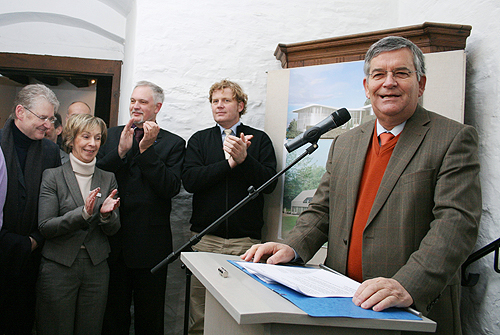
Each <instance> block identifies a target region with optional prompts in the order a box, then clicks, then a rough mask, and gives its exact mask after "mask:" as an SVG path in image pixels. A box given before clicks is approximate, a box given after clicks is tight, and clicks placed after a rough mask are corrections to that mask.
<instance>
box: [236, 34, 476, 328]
mask: <svg viewBox="0 0 500 335" xmlns="http://www.w3.org/2000/svg"><path fill="white" fill-rule="evenodd" d="M364 71H365V79H364V80H363V83H364V87H365V92H366V96H367V97H368V98H370V100H371V103H372V108H373V111H374V113H375V115H376V117H377V118H376V121H375V120H374V121H371V122H367V123H366V124H363V125H361V126H359V127H357V128H354V129H352V130H351V131H349V132H347V133H345V134H342V135H340V136H338V137H337V138H336V139H335V140H334V141H333V143H332V146H331V149H330V154H329V157H328V160H327V165H326V170H327V171H326V173H325V175H324V176H323V178H322V180H321V183H320V185H319V187H318V189H317V191H316V194H315V196H314V198H313V200H312V202H311V204H310V205H309V208H308V210H307V211H305V212H304V213H302V215H301V216H300V217H299V218H298V220H297V225H296V227H295V228H294V229H293V230H292V232H291V233H290V235H289V236H288V237H287V239H286V241H285V244H280V243H274V242H269V243H266V244H263V245H256V246H253V247H252V248H251V249H250V250H248V251H247V253H246V254H245V255H244V256H242V258H244V259H245V260H247V261H250V260H252V259H253V260H254V261H259V260H260V259H261V258H262V257H263V256H264V255H271V254H272V256H271V257H269V258H268V259H267V262H268V263H271V264H276V263H283V262H288V261H291V260H293V259H296V258H299V259H302V260H303V261H308V260H309V259H310V258H311V257H312V256H313V255H314V253H315V252H316V251H317V250H318V249H319V248H320V247H321V245H322V244H323V243H324V242H326V241H328V252H327V259H326V261H325V263H326V265H327V266H329V267H331V268H333V269H335V270H337V271H339V272H342V273H345V274H347V275H348V276H349V277H351V278H354V279H356V280H358V281H360V282H362V284H361V286H360V287H359V289H358V290H357V292H356V293H355V294H354V297H353V302H354V303H355V304H356V305H357V306H361V307H362V308H373V310H375V311H381V310H383V309H386V308H389V307H392V306H396V307H408V306H413V307H414V308H416V309H417V310H419V311H421V312H423V314H424V315H426V316H427V317H429V318H430V319H432V320H434V321H436V322H437V331H436V333H437V334H461V325H460V310H459V306H460V271H459V270H460V266H461V264H462V263H463V262H464V261H465V260H466V259H467V257H468V255H469V253H470V252H471V250H472V248H473V247H474V245H475V242H476V237H477V232H478V225H479V219H480V216H481V190H480V182H479V158H478V135H477V132H476V131H475V129H474V128H472V127H470V126H467V125H463V124H460V123H458V122H455V121H452V120H450V119H448V118H445V117H443V116H440V115H438V114H435V113H433V112H430V111H427V110H425V109H424V108H422V107H421V106H419V105H418V98H419V97H420V96H422V94H423V92H424V88H425V83H426V77H425V66H424V57H423V54H422V52H421V51H420V49H418V47H417V46H416V45H414V44H413V43H412V42H410V41H408V40H406V39H404V38H402V37H393V36H391V37H386V38H384V39H382V40H380V41H378V42H377V43H375V44H374V45H372V46H371V47H370V49H369V50H368V52H367V54H366V57H365V67H364ZM384 133H390V134H385V135H384ZM384 137H389V139H384ZM295 252H296V254H295Z"/></svg>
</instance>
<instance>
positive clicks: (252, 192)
mask: <svg viewBox="0 0 500 335" xmlns="http://www.w3.org/2000/svg"><path fill="white" fill-rule="evenodd" d="M317 148H318V144H317V142H314V143H312V144H311V146H310V147H309V148H307V149H306V150H305V151H304V153H302V155H300V156H299V157H297V158H296V159H295V160H294V161H293V162H292V163H290V164H289V165H288V166H287V167H285V168H284V169H283V170H281V171H280V172H278V173H277V174H275V175H274V176H273V177H272V178H271V179H269V180H268V181H267V182H265V183H264V184H263V185H262V186H261V187H259V188H258V189H255V188H254V187H253V186H250V187H249V188H248V195H247V196H246V197H245V198H243V200H241V201H240V202H239V203H237V204H236V205H235V206H234V207H233V208H231V209H230V210H229V211H227V212H226V213H224V215H222V216H221V217H220V218H218V219H217V220H215V221H214V222H213V223H211V224H210V225H209V226H208V227H207V228H205V229H204V230H203V231H202V232H200V233H198V234H196V235H195V236H193V237H191V239H190V240H189V241H188V242H186V243H184V245H182V246H181V247H180V248H179V249H177V250H175V251H174V252H172V253H171V254H170V255H168V257H167V258H165V259H164V260H162V261H161V262H160V263H158V264H157V265H156V266H155V267H154V268H152V269H151V272H152V273H153V274H155V273H156V272H157V271H159V270H160V269H162V268H163V267H165V266H167V265H168V264H170V263H172V262H173V261H175V260H176V259H177V258H178V257H179V256H180V254H181V252H183V251H192V249H191V247H192V246H193V245H195V244H196V243H198V242H199V241H200V240H201V238H202V237H203V236H205V235H206V234H207V233H208V232H210V231H211V230H212V229H215V228H217V227H218V226H219V225H220V223H221V222H223V221H224V220H225V219H227V218H228V217H229V216H231V215H233V214H234V213H235V212H236V211H237V210H239V209H240V208H241V207H243V206H244V205H245V204H247V203H248V202H249V201H250V200H252V199H255V198H256V197H257V196H258V195H259V194H260V193H261V192H262V191H263V190H264V189H265V188H266V187H268V186H269V185H270V184H271V183H273V182H274V181H275V180H276V179H278V178H279V177H280V176H281V175H282V174H284V173H285V172H286V171H288V170H290V169H291V168H292V167H293V166H294V165H295V164H297V163H298V162H300V161H301V160H302V159H303V158H304V157H306V156H307V155H310V154H312V153H313V152H314V151H315V150H316V149H317ZM182 266H183V267H185V266H184V264H183V265H182ZM185 269H186V295H185V299H186V300H185V306H184V334H187V331H188V324H189V296H190V282H191V275H192V273H191V271H190V270H189V269H188V268H187V267H185Z"/></svg>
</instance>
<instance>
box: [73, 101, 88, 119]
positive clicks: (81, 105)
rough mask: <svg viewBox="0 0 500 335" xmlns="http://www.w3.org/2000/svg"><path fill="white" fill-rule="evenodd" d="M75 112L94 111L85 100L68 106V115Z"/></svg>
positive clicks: (85, 112) (86, 112)
mask: <svg viewBox="0 0 500 335" xmlns="http://www.w3.org/2000/svg"><path fill="white" fill-rule="evenodd" d="M75 114H92V111H91V110H90V106H89V105H87V104H86V103H85V102H83V101H75V102H73V103H72V104H71V105H69V107H68V117H70V116H71V115H75Z"/></svg>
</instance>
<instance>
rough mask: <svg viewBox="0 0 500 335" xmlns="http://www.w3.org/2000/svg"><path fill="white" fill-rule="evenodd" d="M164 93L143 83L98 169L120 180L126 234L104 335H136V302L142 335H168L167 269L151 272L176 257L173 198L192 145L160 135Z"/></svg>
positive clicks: (118, 243) (115, 261) (116, 251)
mask: <svg viewBox="0 0 500 335" xmlns="http://www.w3.org/2000/svg"><path fill="white" fill-rule="evenodd" d="M163 99H164V96H163V90H162V89H161V87H159V86H157V85H155V84H153V83H151V82H148V81H140V82H138V83H137V85H136V86H135V88H134V91H133V92H132V96H131V98H130V120H129V121H128V122H127V124H126V125H125V126H119V127H113V128H111V129H109V131H108V140H107V141H106V143H105V144H104V145H103V146H101V149H100V150H99V153H98V155H97V166H98V167H100V168H102V169H103V170H107V171H111V172H114V173H115V176H116V179H117V181H118V189H119V192H120V199H121V205H120V221H121V229H120V230H119V231H118V233H117V234H115V235H114V236H111V237H110V239H109V242H110V244H111V253H110V255H109V258H108V264H109V268H110V282H109V292H108V303H107V306H106V313H105V315H104V325H103V334H124V335H125V334H129V328H130V324H131V313H130V307H131V302H132V298H133V301H134V328H135V333H136V334H163V332H164V331H163V328H164V321H163V318H164V304H165V287H166V279H167V269H166V268H164V269H163V270H162V271H160V272H157V273H156V274H154V275H153V274H152V273H151V269H152V268H153V267H154V266H155V265H157V264H158V263H159V262H160V261H162V260H163V259H164V258H165V257H167V256H168V254H170V253H171V252H172V232H171V229H170V211H171V207H172V204H171V199H172V197H174V196H175V195H176V194H177V193H179V190H180V186H181V171H182V163H183V160H184V152H185V141H184V140H183V139H182V138H180V137H179V136H177V135H175V134H172V133H171V132H169V131H167V130H164V129H160V126H159V125H158V124H157V123H156V116H157V114H158V112H159V111H160V109H161V106H162V104H163Z"/></svg>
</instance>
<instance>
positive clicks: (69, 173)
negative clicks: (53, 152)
mask: <svg viewBox="0 0 500 335" xmlns="http://www.w3.org/2000/svg"><path fill="white" fill-rule="evenodd" d="M62 170H63V177H64V180H65V181H66V184H67V185H68V188H69V192H70V193H71V196H72V197H73V200H74V201H75V203H76V205H77V206H83V205H85V200H84V199H83V197H82V192H80V186H79V185H78V181H77V180H76V177H75V173H74V172H73V167H72V166H71V162H70V161H68V162H66V163H65V164H64V165H63V168H62Z"/></svg>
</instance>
